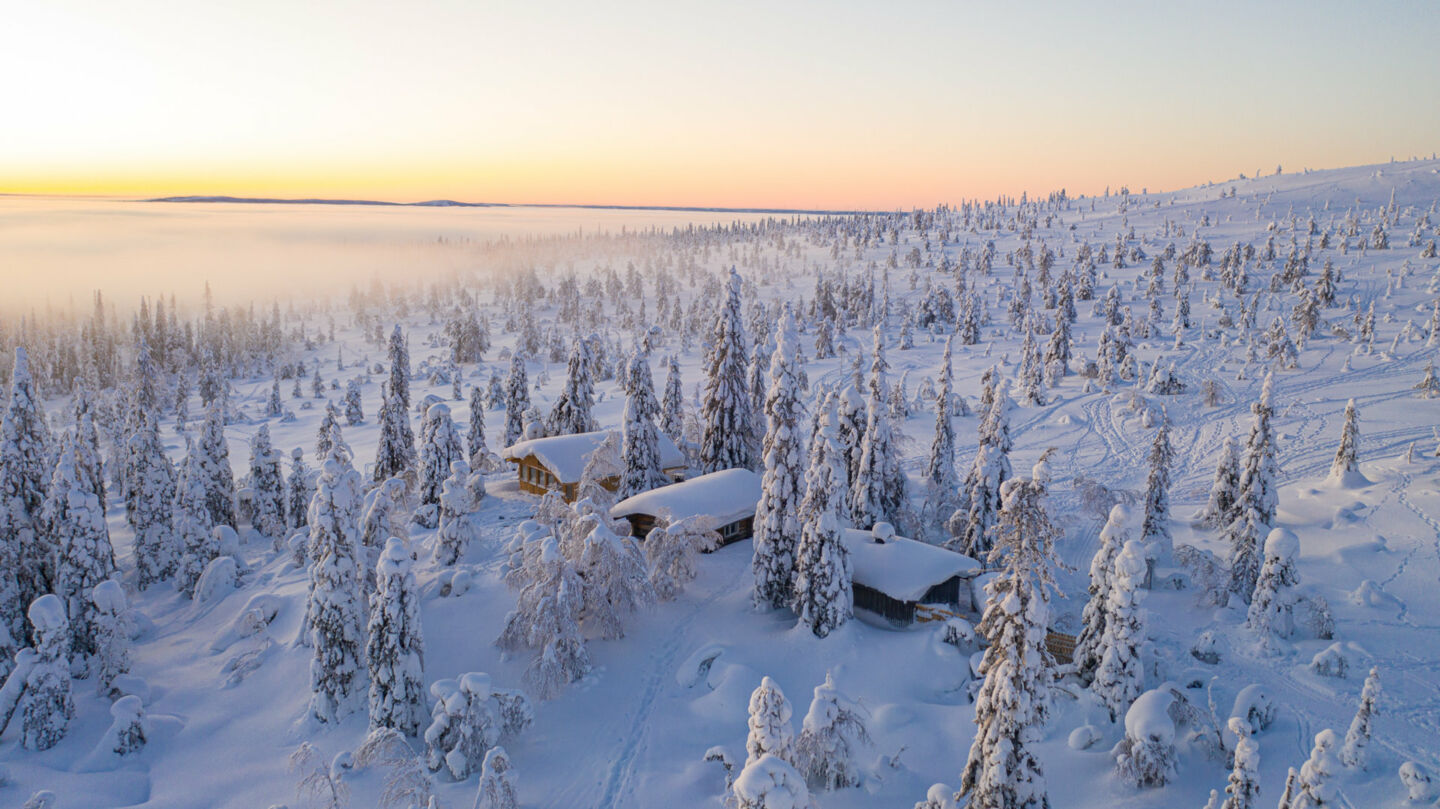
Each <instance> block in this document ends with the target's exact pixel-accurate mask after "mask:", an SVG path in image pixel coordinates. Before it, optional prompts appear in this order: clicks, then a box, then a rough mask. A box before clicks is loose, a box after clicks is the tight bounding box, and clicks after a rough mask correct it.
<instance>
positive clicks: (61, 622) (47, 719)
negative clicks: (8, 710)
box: [19, 595, 75, 750]
mask: <svg viewBox="0 0 1440 809" xmlns="http://www.w3.org/2000/svg"><path fill="white" fill-rule="evenodd" d="M29 618H30V626H31V628H32V631H33V635H34V637H35V655H36V656H35V660H34V663H33V664H32V665H31V667H30V670H29V673H28V674H27V675H26V677H25V688H24V690H23V691H22V692H21V695H20V704H19V711H20V716H21V730H20V746H21V747H24V748H25V749H26V750H49V749H50V748H52V747H54V746H55V745H56V744H58V743H59V742H60V740H61V739H63V738H65V731H66V729H67V728H68V727H69V725H70V720H71V718H73V717H74V716H75V701H74V699H73V698H72V697H71V694H70V647H71V645H72V644H71V640H70V621H69V619H68V618H66V617H65V603H64V602H62V601H61V600H60V598H59V597H58V596H55V595H43V596H41V597H39V598H37V599H35V601H34V603H32V604H31V605H30V611H29Z"/></svg>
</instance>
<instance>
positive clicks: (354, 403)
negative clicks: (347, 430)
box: [345, 378, 365, 427]
mask: <svg viewBox="0 0 1440 809" xmlns="http://www.w3.org/2000/svg"><path fill="white" fill-rule="evenodd" d="M345 423H346V424H348V425H350V426H351V427H358V426H360V425H361V424H364V423H365V408H364V406H363V405H362V404H361V401H360V380H359V378H352V379H351V380H350V381H348V382H346V383H345Z"/></svg>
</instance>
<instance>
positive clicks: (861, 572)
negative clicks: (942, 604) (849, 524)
mask: <svg viewBox="0 0 1440 809" xmlns="http://www.w3.org/2000/svg"><path fill="white" fill-rule="evenodd" d="M840 541H842V542H844V543H845V549H846V550H848V551H850V570H851V574H852V579H853V580H854V582H855V583H856V584H863V585H865V586H866V587H869V588H870V589H872V590H879V591H880V592H882V593H884V594H885V595H888V596H890V597H891V598H894V599H898V600H900V601H918V600H919V599H920V597H921V596H923V595H925V591H926V590H929V589H930V588H931V587H934V586H935V585H937V584H940V583H941V582H943V581H945V580H946V579H949V578H950V577H951V576H960V577H961V578H970V577H972V576H975V575H977V574H979V572H980V563H979V562H977V561H975V560H974V559H971V558H970V557H968V556H966V555H964V554H961V553H956V552H955V551H948V550H945V549H944V548H941V547H939V546H937V545H929V544H926V543H924V542H918V541H916V540H913V539H909V538H907V537H902V536H895V537H891V538H890V539H888V540H886V541H885V542H883V543H882V542H876V541H875V536H874V535H873V534H872V533H871V532H870V531H859V530H856V529H854V528H847V529H845V530H843V531H841V532H840Z"/></svg>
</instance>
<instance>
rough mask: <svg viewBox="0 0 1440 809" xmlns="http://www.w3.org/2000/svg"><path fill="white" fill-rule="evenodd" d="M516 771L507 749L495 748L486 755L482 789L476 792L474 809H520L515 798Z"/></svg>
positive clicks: (481, 777) (482, 766)
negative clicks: (514, 781)
mask: <svg viewBox="0 0 1440 809" xmlns="http://www.w3.org/2000/svg"><path fill="white" fill-rule="evenodd" d="M514 778H515V769H514V767H513V766H512V765H511V764H510V756H509V755H508V754H506V752H505V748H503V747H500V746H498V745H497V746H495V747H492V748H490V750H489V751H487V752H486V753H485V763H484V764H483V765H481V768H480V787H479V788H478V789H477V790H476V791H475V807H474V809H518V807H519V806H520V803H519V798H517V797H515V784H514V783H513V780H514Z"/></svg>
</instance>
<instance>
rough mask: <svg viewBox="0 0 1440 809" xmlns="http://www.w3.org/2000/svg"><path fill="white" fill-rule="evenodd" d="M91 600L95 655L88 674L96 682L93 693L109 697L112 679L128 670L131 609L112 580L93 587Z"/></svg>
mask: <svg viewBox="0 0 1440 809" xmlns="http://www.w3.org/2000/svg"><path fill="white" fill-rule="evenodd" d="M90 600H91V601H93V602H94V603H95V654H94V656H92V657H91V658H90V674H91V676H93V677H94V678H95V691H96V693H97V694H100V695H101V696H108V695H109V694H110V693H111V691H112V688H113V686H114V684H115V678H116V677H119V676H120V675H122V674H124V673H125V672H127V671H129V670H130V632H131V629H132V628H133V627H132V619H131V616H130V607H129V605H128V604H127V603H126V601H125V591H124V589H123V588H121V586H120V582H118V581H116V580H115V579H106V580H105V581H103V582H101V583H100V584H98V585H96V586H95V589H93V590H91V591H90Z"/></svg>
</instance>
